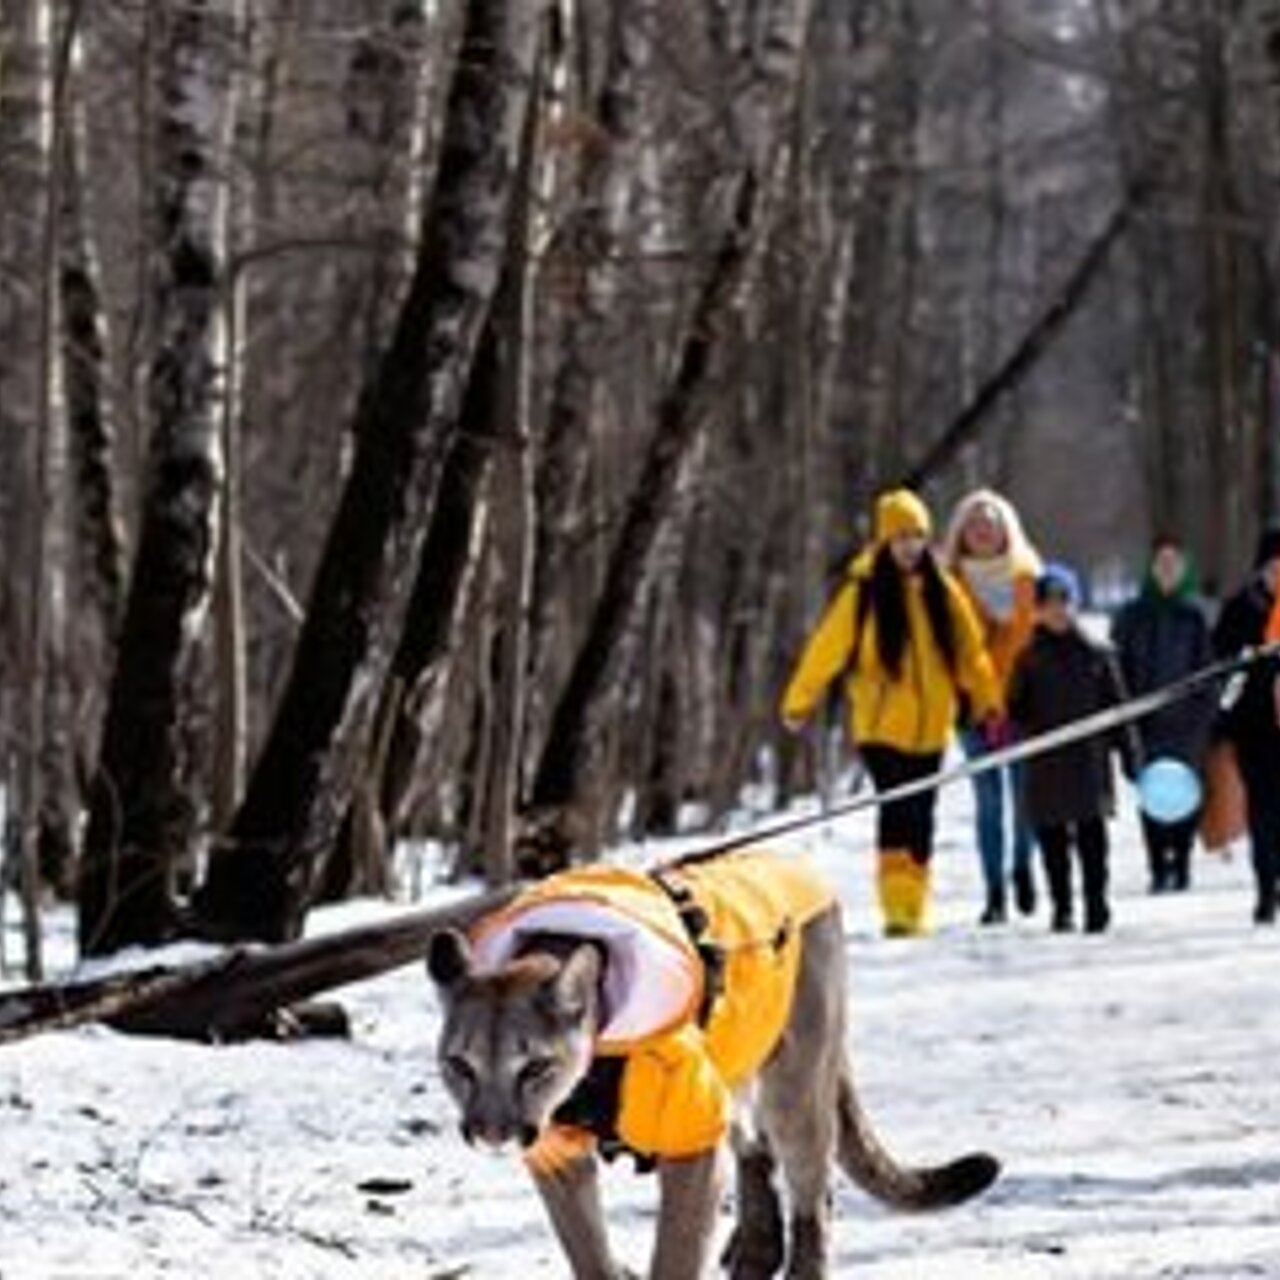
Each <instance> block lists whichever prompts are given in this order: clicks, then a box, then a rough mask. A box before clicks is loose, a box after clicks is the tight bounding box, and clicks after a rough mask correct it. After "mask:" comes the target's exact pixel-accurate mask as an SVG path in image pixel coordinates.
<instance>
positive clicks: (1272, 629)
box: [1263, 591, 1280, 644]
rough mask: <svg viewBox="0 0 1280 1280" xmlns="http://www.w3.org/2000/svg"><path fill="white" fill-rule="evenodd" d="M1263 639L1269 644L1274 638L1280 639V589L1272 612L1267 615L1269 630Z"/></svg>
mask: <svg viewBox="0 0 1280 1280" xmlns="http://www.w3.org/2000/svg"><path fill="white" fill-rule="evenodd" d="M1263 639H1264V640H1265V641H1266V642H1267V643H1268V644H1270V643H1271V642H1272V641H1274V640H1280V591H1277V592H1276V598H1275V603H1274V604H1272V606H1271V613H1270V614H1269V615H1268V617H1267V630H1266V632H1265V634H1264V635H1263Z"/></svg>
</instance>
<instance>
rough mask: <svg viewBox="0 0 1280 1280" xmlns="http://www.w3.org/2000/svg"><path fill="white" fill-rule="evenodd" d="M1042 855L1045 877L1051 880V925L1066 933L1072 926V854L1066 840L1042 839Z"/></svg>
mask: <svg viewBox="0 0 1280 1280" xmlns="http://www.w3.org/2000/svg"><path fill="white" fill-rule="evenodd" d="M1040 856H1041V857H1042V858H1043V859H1044V874H1045V879H1046V880H1048V882H1049V899H1050V901H1051V902H1052V903H1053V917H1052V920H1051V921H1050V926H1051V928H1052V929H1053V931H1054V933H1066V932H1068V931H1069V930H1070V929H1071V927H1072V923H1071V855H1070V854H1069V853H1068V852H1067V849H1066V846H1065V843H1064V842H1061V841H1059V840H1057V839H1055V840H1053V841H1052V842H1049V841H1048V840H1045V841H1042V842H1041V846H1040Z"/></svg>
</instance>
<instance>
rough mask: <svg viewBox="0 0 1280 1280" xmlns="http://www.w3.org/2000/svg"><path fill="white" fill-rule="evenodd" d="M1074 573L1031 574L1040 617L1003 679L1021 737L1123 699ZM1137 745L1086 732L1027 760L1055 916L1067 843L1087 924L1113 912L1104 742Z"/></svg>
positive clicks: (1067, 908) (1063, 896) (1069, 916)
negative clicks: (1084, 622)
mask: <svg viewBox="0 0 1280 1280" xmlns="http://www.w3.org/2000/svg"><path fill="white" fill-rule="evenodd" d="M1079 607H1080V579H1079V578H1078V577H1077V575H1076V573H1075V570H1073V569H1072V568H1071V567H1070V566H1069V565H1065V564H1061V563H1050V564H1046V565H1045V566H1044V568H1043V569H1042V570H1041V572H1040V574H1039V576H1038V577H1037V578H1036V625H1035V630H1034V631H1033V632H1032V636H1031V640H1030V641H1029V643H1028V644H1027V646H1026V648H1024V649H1023V651H1022V653H1021V654H1020V655H1019V657H1018V660H1017V662H1016V663H1015V664H1014V668H1013V671H1012V673H1011V675H1010V679H1009V689H1008V710H1009V717H1010V719H1011V720H1012V721H1013V723H1014V725H1015V726H1016V727H1017V729H1018V731H1019V733H1020V734H1021V735H1022V736H1023V737H1027V738H1030V737H1034V736H1036V735H1037V734H1041V733H1046V732H1048V731H1049V730H1050V729H1056V728H1058V727H1059V726H1060V725H1064V724H1068V723H1070V722H1071V721H1073V720H1078V719H1080V718H1081V717H1082V716H1087V715H1090V714H1092V713H1093V712H1095V711H1100V710H1102V709H1103V708H1104V707H1108V706H1113V705H1115V704H1116V703H1118V702H1122V701H1123V700H1124V687H1123V682H1122V680H1121V676H1120V671H1119V668H1118V666H1117V665H1116V662H1115V659H1114V656H1113V655H1112V653H1111V651H1110V650H1109V649H1106V648H1104V647H1103V646H1101V645H1099V644H1097V643H1096V642H1094V641H1093V640H1091V639H1090V638H1089V637H1088V636H1087V635H1085V633H1084V631H1083V630H1081V628H1080V625H1079V621H1078V617H1077V611H1078V609H1079ZM1112 749H1118V750H1120V751H1121V753H1122V754H1123V755H1124V756H1126V757H1127V760H1126V767H1127V769H1128V770H1129V771H1132V769H1133V768H1134V767H1135V766H1136V762H1137V753H1136V751H1135V750H1134V748H1133V746H1132V743H1131V741H1130V739H1129V737H1128V735H1120V736H1115V735H1103V736H1100V737H1091V738H1084V739H1081V740H1079V741H1077V742H1073V743H1071V744H1069V745H1067V746H1064V747H1059V748H1056V749H1055V750H1053V751H1047V752H1045V753H1043V754H1041V755H1037V756H1033V757H1031V759H1029V760H1028V761H1027V763H1026V773H1025V775H1024V778H1025V794H1024V798H1025V802H1026V806H1027V815H1028V817H1029V819H1030V821H1031V824H1032V827H1033V829H1034V831H1035V834H1036V843H1037V844H1038V845H1039V846H1040V854H1041V857H1042V858H1043V860H1044V870H1045V879H1046V880H1047V881H1048V883H1049V895H1050V898H1051V899H1052V902H1053V917H1052V926H1053V928H1054V930H1055V931H1057V932H1064V931H1066V930H1069V929H1072V928H1074V926H1075V916H1074V910H1073V904H1072V896H1073V895H1072V861H1073V860H1072V852H1073V850H1074V853H1075V860H1076V861H1077V862H1078V863H1079V868H1080V883H1081V889H1082V893H1083V899H1084V927H1085V930H1086V932H1089V933H1101V932H1102V931H1103V930H1105V929H1106V928H1107V926H1108V925H1109V924H1110V922H1111V908H1110V906H1109V905H1108V902H1107V881H1108V860H1109V856H1110V855H1109V847H1108V839H1107V818H1108V817H1110V816H1111V814H1112V812H1113V811H1114V796H1113V792H1112V786H1111V761H1110V751H1111V750H1112Z"/></svg>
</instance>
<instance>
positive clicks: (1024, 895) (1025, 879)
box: [1013, 862, 1036, 916]
mask: <svg viewBox="0 0 1280 1280" xmlns="http://www.w3.org/2000/svg"><path fill="white" fill-rule="evenodd" d="M1013 900H1014V902H1016V903H1017V904H1018V910H1019V911H1020V912H1022V914H1023V915H1024V916H1029V915H1032V914H1034V912H1035V909H1036V881H1035V877H1034V876H1033V875H1032V874H1031V864H1030V863H1029V862H1023V863H1019V865H1018V866H1016V867H1014V869H1013Z"/></svg>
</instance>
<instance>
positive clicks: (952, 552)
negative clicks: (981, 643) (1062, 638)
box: [942, 489, 1042, 688]
mask: <svg viewBox="0 0 1280 1280" xmlns="http://www.w3.org/2000/svg"><path fill="white" fill-rule="evenodd" d="M980 504H981V505H986V506H990V507H993V508H995V510H996V511H997V512H998V514H999V517H1000V524H1001V526H1002V528H1003V530H1004V534H1005V539H1006V546H1005V550H1004V551H1003V552H1002V553H1001V554H1000V555H999V556H994V557H990V558H988V559H984V560H978V559H973V558H970V557H966V556H965V554H964V548H963V544H962V531H963V529H964V524H965V521H966V519H967V518H968V516H969V513H970V512H971V511H972V510H973V509H974V507H976V506H978V505H980ZM942 547H943V549H942V554H943V560H944V562H945V564H946V566H947V568H949V569H950V570H951V571H952V573H954V574H955V575H956V578H957V579H958V580H959V582H960V585H961V586H962V587H963V588H964V590H965V594H966V595H967V596H968V597H969V602H970V603H971V604H972V605H973V608H974V612H975V613H976V614H977V615H978V621H979V622H980V623H981V625H982V634H983V638H984V639H985V640H986V643H987V652H988V653H989V654H990V655H991V663H992V665H993V666H994V667H995V669H996V675H997V676H998V677H999V680H1000V687H1001V688H1004V687H1005V685H1007V684H1008V683H1009V673H1010V672H1011V671H1012V670H1013V664H1014V661H1015V660H1016V659H1017V656H1018V654H1019V653H1021V652H1022V649H1023V648H1024V646H1025V645H1026V643H1027V641H1028V640H1029V639H1030V638H1031V632H1032V630H1033V629H1034V627H1035V621H1036V575H1037V574H1038V573H1039V572H1040V569H1041V565H1042V561H1041V559H1040V554H1039V552H1037V551H1036V549H1035V547H1034V546H1032V544H1031V541H1030V540H1029V539H1028V537H1027V535H1026V532H1025V530H1024V529H1023V527H1022V520H1021V518H1020V517H1019V515H1018V512H1017V510H1016V508H1015V507H1014V506H1013V504H1012V503H1011V502H1010V501H1009V500H1008V499H1007V498H1005V497H1004V496H1003V495H1001V494H999V493H997V492H996V491H995V490H994V489H975V490H974V491H973V492H972V493H968V494H966V495H965V496H964V497H963V498H962V499H961V500H960V501H959V502H958V503H957V504H956V509H955V511H954V512H953V513H952V516H951V521H950V523H949V524H948V526H947V535H946V537H945V539H944V540H943V544H942Z"/></svg>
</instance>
